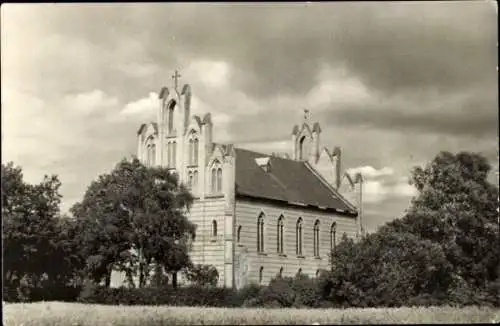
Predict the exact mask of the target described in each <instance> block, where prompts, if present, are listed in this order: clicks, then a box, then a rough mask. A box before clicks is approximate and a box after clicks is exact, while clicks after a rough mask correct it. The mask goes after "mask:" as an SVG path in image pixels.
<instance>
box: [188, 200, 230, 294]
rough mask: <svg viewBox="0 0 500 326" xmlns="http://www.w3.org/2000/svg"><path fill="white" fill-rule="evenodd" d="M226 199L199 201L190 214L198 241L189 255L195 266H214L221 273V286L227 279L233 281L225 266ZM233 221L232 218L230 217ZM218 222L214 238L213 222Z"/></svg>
mask: <svg viewBox="0 0 500 326" xmlns="http://www.w3.org/2000/svg"><path fill="white" fill-rule="evenodd" d="M224 205H225V200H224V197H222V196H219V197H214V198H210V197H207V198H205V199H204V200H201V199H197V200H195V202H194V203H193V206H192V208H191V210H190V212H189V214H188V219H189V220H190V221H191V222H193V223H195V224H196V226H197V228H196V239H195V241H194V242H193V246H192V249H191V251H190V253H189V255H190V257H191V259H192V262H193V263H194V264H204V265H213V266H215V268H217V271H218V272H219V285H220V286H222V285H224V283H225V280H226V278H228V279H232V277H231V275H225V274H227V271H226V270H227V268H226V266H225V265H226V264H225V259H224V258H225V257H224V254H225V232H224V226H225V222H226V221H225V220H226V218H227V217H225V213H224ZM230 218H231V219H232V216H231V217H230ZM214 220H215V221H216V222H217V236H215V237H214V236H213V228H212V225H213V224H212V222H213V221H214Z"/></svg>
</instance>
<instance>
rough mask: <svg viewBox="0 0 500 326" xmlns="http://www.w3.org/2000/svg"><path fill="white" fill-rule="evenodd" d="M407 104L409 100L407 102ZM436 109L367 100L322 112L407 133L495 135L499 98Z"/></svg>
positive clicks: (333, 119) (332, 120) (341, 120)
mask: <svg viewBox="0 0 500 326" xmlns="http://www.w3.org/2000/svg"><path fill="white" fill-rule="evenodd" d="M408 104H410V102H408ZM443 105H446V104H443ZM455 105H456V106H451V107H441V106H440V104H439V103H438V104H437V107H436V108H432V109H431V110H429V108H426V107H422V108H418V107H417V108H411V107H407V108H404V107H395V106H394V105H389V106H384V104H380V103H369V104H366V105H365V106H363V107H360V106H355V107H350V106H348V105H346V106H344V107H342V108H337V109H335V110H331V111H325V113H324V114H323V117H324V119H325V121H329V122H330V123H335V124H339V125H348V126H349V125H352V126H360V127H361V126H367V127H371V128H377V129H382V130H394V131H400V132H410V133H435V134H444V135H457V136H467V137H474V138H494V137H495V136H496V135H498V98H497V97H496V96H488V94H486V95H484V97H480V96H479V97H478V96H475V97H472V98H469V99H467V100H464V101H461V102H460V103H456V104H455Z"/></svg>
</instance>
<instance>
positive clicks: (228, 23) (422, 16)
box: [25, 2, 497, 97]
mask: <svg viewBox="0 0 500 326" xmlns="http://www.w3.org/2000/svg"><path fill="white" fill-rule="evenodd" d="M40 8H42V7H40ZM37 15H38V19H40V20H43V21H44V22H46V24H47V25H46V28H47V29H48V30H51V31H54V32H57V33H62V34H63V35H66V36H68V37H71V38H81V39H85V40H86V41H87V42H89V43H90V44H92V45H93V46H95V47H98V48H100V49H102V52H101V53H103V54H105V53H106V51H113V49H114V50H119V49H121V48H123V51H127V43H134V42H137V43H140V44H141V46H142V47H143V51H144V52H143V53H142V57H141V58H142V60H144V61H145V62H147V61H152V62H155V63H157V64H159V66H160V68H161V69H165V70H163V71H161V72H160V71H159V72H157V73H154V74H153V76H151V77H153V78H152V79H151V82H149V81H144V83H145V84H149V85H153V84H152V82H153V81H154V82H159V81H160V80H162V81H163V83H165V82H167V83H169V81H170V79H169V75H167V74H166V71H167V69H170V70H171V69H173V68H174V67H176V66H183V65H186V64H187V63H188V62H190V61H191V60H193V59H197V58H210V59H214V60H224V61H226V62H229V63H231V64H232V65H233V66H234V67H236V70H237V72H236V73H235V74H234V75H233V80H232V84H233V85H234V87H235V88H237V89H242V90H243V91H245V92H246V93H247V94H250V95H251V96H255V97H266V96H270V95H276V94H304V93H306V92H307V91H309V90H310V88H311V87H312V86H313V85H314V83H315V77H316V75H317V73H318V72H319V71H320V70H321V68H322V67H323V66H324V65H330V66H344V67H346V68H348V69H349V70H350V71H351V72H352V73H353V74H354V75H356V76H359V77H360V78H361V79H362V80H363V81H364V82H365V83H366V84H367V85H369V87H370V88H371V89H373V90H379V91H381V92H384V93H387V94H391V93H393V92H398V91H411V90H413V89H440V90H442V91H447V92H448V91H454V90H460V89H463V88H464V87H465V88H466V87H470V86H477V85H478V84H479V85H487V84H488V83H492V82H494V80H495V76H496V71H495V70H494V69H495V67H496V63H497V59H496V57H497V56H496V40H497V35H496V23H495V22H496V12H495V10H494V9H493V8H492V6H491V5H490V4H488V3H485V2H462V3H457V2H448V3H446V2H434V3H418V4H415V3H317V4H309V5H305V4H285V5H225V4H216V5H210V4H187V5H186V4H184V5H180V4H170V5H160V4H149V5H140V6H139V5H135V4H130V5H122V6H114V5H113V6H111V5H85V6H83V5H78V6H71V5H56V6H44V8H43V10H38V11H37ZM25 19H29V17H26V18H25ZM97 61H98V60H96V62H97ZM96 68H97V69H98V68H99V65H96ZM170 70H168V71H170ZM101 78H103V80H102V82H103V83H104V82H106V83H107V85H108V87H109V86H110V84H111V85H112V84H113V83H118V84H121V83H124V82H125V81H122V82H120V81H117V80H114V79H113V78H112V76H101ZM120 78H121V79H122V80H123V76H120ZM137 87H140V86H137Z"/></svg>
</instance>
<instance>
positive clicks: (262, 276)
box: [259, 266, 264, 284]
mask: <svg viewBox="0 0 500 326" xmlns="http://www.w3.org/2000/svg"><path fill="white" fill-rule="evenodd" d="M263 279H264V267H263V266H261V267H260V269H259V284H262V281H263Z"/></svg>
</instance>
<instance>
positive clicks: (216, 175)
mask: <svg viewBox="0 0 500 326" xmlns="http://www.w3.org/2000/svg"><path fill="white" fill-rule="evenodd" d="M211 175H212V176H211V190H212V193H215V194H219V193H222V168H221V167H220V164H219V163H218V162H216V163H215V164H214V166H213V168H212V171H211Z"/></svg>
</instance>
